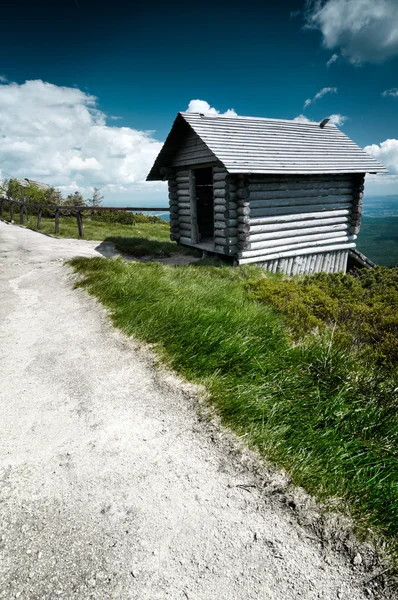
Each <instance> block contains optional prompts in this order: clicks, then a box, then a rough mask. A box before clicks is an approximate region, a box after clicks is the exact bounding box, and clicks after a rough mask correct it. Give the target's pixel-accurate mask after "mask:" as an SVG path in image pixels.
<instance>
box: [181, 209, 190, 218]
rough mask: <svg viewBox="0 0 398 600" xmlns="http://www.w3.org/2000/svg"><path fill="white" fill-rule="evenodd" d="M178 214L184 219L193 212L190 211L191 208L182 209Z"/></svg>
mask: <svg viewBox="0 0 398 600" xmlns="http://www.w3.org/2000/svg"><path fill="white" fill-rule="evenodd" d="M178 214H179V216H181V217H184V216H185V217H187V216H190V214H191V211H190V209H189V208H181V209H180V210H179V211H178Z"/></svg>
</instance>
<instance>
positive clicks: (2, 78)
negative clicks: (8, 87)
mask: <svg viewBox="0 0 398 600" xmlns="http://www.w3.org/2000/svg"><path fill="white" fill-rule="evenodd" d="M0 83H8V79H7V77H6V76H5V75H0Z"/></svg>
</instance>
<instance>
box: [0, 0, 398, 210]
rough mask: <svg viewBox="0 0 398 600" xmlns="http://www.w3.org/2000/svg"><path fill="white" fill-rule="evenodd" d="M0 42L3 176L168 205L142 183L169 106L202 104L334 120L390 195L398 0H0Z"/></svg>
mask: <svg viewBox="0 0 398 600" xmlns="http://www.w3.org/2000/svg"><path fill="white" fill-rule="evenodd" d="M376 5H377V10H376V9H375V7H376ZM0 45H1V51H0V57H1V58H0V74H1V75H2V84H1V86H0V134H1V136H2V140H3V143H2V144H1V145H0V169H2V170H3V174H4V172H5V173H10V174H12V175H17V176H18V177H29V178H33V179H39V180H41V181H48V182H49V183H51V184H53V185H56V186H57V187H60V188H61V189H62V191H64V192H68V191H71V190H72V189H75V188H79V189H81V190H82V191H83V193H84V194H85V195H88V194H89V193H90V189H91V187H92V186H93V185H97V186H98V187H101V188H102V191H103V193H104V194H105V197H106V200H107V202H109V203H113V204H115V203H117V204H121V205H123V204H133V203H136V204H137V203H138V202H139V203H151V202H153V203H155V204H159V203H160V204H161V205H162V204H164V205H166V194H165V189H164V186H163V184H152V185H149V184H146V183H143V180H144V179H145V175H146V172H147V171H148V170H149V167H150V165H151V162H152V161H153V159H154V158H155V156H156V154H157V152H158V151H159V149H160V147H161V143H162V142H163V141H164V139H165V137H166V135H167V133H168V131H169V129H170V127H171V124H172V122H173V120H174V118H175V115H176V113H177V112H178V111H179V110H185V109H187V107H188V105H189V103H190V102H191V101H192V100H196V99H200V100H203V101H205V102H207V103H208V104H209V105H210V106H211V107H214V108H215V109H216V110H218V111H220V112H224V111H226V110H227V109H230V108H233V109H234V110H235V111H236V113H237V114H238V115H250V116H263V117H273V118H283V119H293V118H297V117H299V116H300V115H304V117H301V118H308V119H310V120H315V121H320V120H321V119H322V118H324V117H327V116H330V115H335V117H334V120H335V122H336V123H337V124H338V125H339V126H340V127H341V129H342V130H343V131H344V132H345V133H346V134H347V135H348V136H350V137H351V138H352V139H353V140H354V141H355V142H357V143H358V144H359V145H360V146H362V147H365V146H366V147H370V151H371V152H372V153H373V154H374V155H375V156H377V157H378V158H379V160H381V161H382V162H384V164H386V165H387V166H388V168H389V170H390V175H388V176H383V177H380V176H379V177H378V178H377V181H376V180H374V181H373V180H372V181H369V183H368V186H367V190H368V193H374V194H376V193H379V194H387V193H388V194H392V193H398V189H397V188H398V183H397V182H398V90H397V88H398V2H397V0H377V3H376V2H374V0H320V1H319V2H318V1H317V0H316V1H314V2H313V1H311V2H305V0H290V1H289V0H286V1H283V0H281V1H279V2H274V3H272V5H271V3H265V2H263V3H259V2H253V1H251V0H248V1H245V2H234V1H232V0H231V1H230V2H217V1H215V2H213V3H212V4H187V3H183V2H173V3H172V4H167V3H157V2H148V3H146V4H144V5H140V6H138V5H135V4H134V3H131V4H130V5H127V4H126V3H125V2H123V1H119V0H114V1H113V2H111V3H110V2H102V1H101V0H57V2H48V1H46V0H36V1H35V2H31V1H29V2H23V1H20V2H18V3H14V4H9V5H8V6H3V7H2V35H1V39H0ZM328 62H329V64H328ZM383 93H384V95H383ZM316 96H317V97H316ZM308 100H311V102H308ZM306 101H307V106H306V107H305V108H304V105H305V103H306ZM191 106H192V107H193V108H195V107H196V106H197V104H195V103H193V104H192V105H191ZM1 146H2V147H1Z"/></svg>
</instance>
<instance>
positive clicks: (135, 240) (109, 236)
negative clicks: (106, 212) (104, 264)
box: [28, 217, 198, 257]
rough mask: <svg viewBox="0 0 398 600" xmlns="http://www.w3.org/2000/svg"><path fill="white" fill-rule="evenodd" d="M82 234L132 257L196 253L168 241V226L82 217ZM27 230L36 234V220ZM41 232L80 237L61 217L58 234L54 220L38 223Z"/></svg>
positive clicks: (73, 224) (68, 220)
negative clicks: (113, 221) (121, 222)
mask: <svg viewBox="0 0 398 600" xmlns="http://www.w3.org/2000/svg"><path fill="white" fill-rule="evenodd" d="M83 223H84V234H85V238H84V239H86V240H98V241H106V242H113V243H114V244H115V246H116V248H117V249H118V250H119V251H120V252H122V253H126V254H131V255H133V256H137V257H139V256H147V255H149V256H156V257H168V256H172V255H173V254H176V253H179V254H192V255H193V256H198V251H197V250H195V249H194V248H192V250H189V249H188V248H182V247H181V246H178V245H177V244H176V243H175V242H171V241H170V225H169V223H166V222H164V223H156V224H151V223H136V224H135V225H122V224H120V223H102V222H100V221H95V220H91V219H89V218H88V217H85V218H84V220H83ZM28 227H29V229H33V230H35V231H36V218H32V219H31V221H30V223H29V224H28ZM40 232H41V233H46V234H50V235H54V236H55V237H62V238H76V239H78V238H79V235H78V231H77V225H76V219H75V218H72V217H62V218H61V220H60V233H59V234H58V235H55V233H54V219H45V218H43V219H42V221H41V229H40Z"/></svg>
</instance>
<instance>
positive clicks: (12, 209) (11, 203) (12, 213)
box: [10, 202, 14, 223]
mask: <svg viewBox="0 0 398 600" xmlns="http://www.w3.org/2000/svg"><path fill="white" fill-rule="evenodd" d="M10 221H11V223H13V222H14V203H13V202H10Z"/></svg>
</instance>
